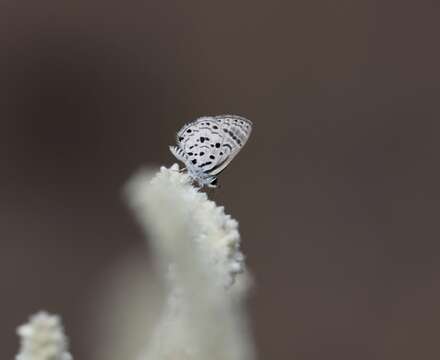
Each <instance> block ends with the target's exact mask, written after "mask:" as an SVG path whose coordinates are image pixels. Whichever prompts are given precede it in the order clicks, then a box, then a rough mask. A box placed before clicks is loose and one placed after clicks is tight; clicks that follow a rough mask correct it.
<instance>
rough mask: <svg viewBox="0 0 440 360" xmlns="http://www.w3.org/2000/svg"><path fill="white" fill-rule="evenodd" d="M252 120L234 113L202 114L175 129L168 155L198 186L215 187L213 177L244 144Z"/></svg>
mask: <svg viewBox="0 0 440 360" xmlns="http://www.w3.org/2000/svg"><path fill="white" fill-rule="evenodd" d="M251 131H252V122H251V121H250V120H248V119H246V118H244V117H241V116H238V115H218V116H203V117H200V118H198V119H196V120H194V121H193V122H190V123H188V124H186V125H184V126H183V127H182V129H180V130H179V132H178V133H177V136H176V140H177V146H170V150H171V152H172V154H173V155H174V156H175V157H176V158H177V159H178V160H180V161H181V162H183V163H184V164H185V166H186V169H187V170H188V174H189V175H190V176H191V178H192V179H193V180H194V181H196V182H197V183H198V184H199V185H200V186H202V187H203V186H208V187H212V188H215V187H217V184H218V180H217V176H218V175H219V174H220V173H221V172H222V171H223V170H224V169H225V168H226V167H227V166H228V165H229V163H230V162H231V161H232V159H233V158H234V157H235V156H236V155H237V154H238V152H239V151H240V150H241V148H242V147H243V146H244V145H245V144H246V142H247V140H248V139H249V136H250V134H251Z"/></svg>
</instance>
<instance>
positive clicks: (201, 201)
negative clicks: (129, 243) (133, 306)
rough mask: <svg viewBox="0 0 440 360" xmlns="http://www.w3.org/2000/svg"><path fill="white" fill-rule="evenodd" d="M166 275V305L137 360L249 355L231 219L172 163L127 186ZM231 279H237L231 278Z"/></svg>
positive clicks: (246, 359) (244, 359) (229, 359)
mask: <svg viewBox="0 0 440 360" xmlns="http://www.w3.org/2000/svg"><path fill="white" fill-rule="evenodd" d="M127 194H128V199H129V203H130V205H131V207H132V208H133V209H134V211H135V214H136V216H137V218H138V220H139V222H140V223H141V225H142V226H143V227H144V228H145V231H146V232H147V233H148V234H149V235H150V238H151V244H152V247H153V250H154V251H155V256H156V260H157V262H158V265H159V267H160V269H162V272H163V277H164V279H165V280H166V281H167V285H168V288H169V295H168V300H167V304H166V306H165V309H164V312H163V314H162V317H161V319H160V320H159V323H158V324H157V326H156V330H155V332H154V335H153V336H152V337H151V339H149V341H148V344H147V346H146V350H145V352H144V353H143V354H142V355H141V357H140V359H142V360H162V359H163V360H165V359H167V360H172V359H176V360H177V359H179V360H185V359H191V360H202V359H203V360H205V359H210V360H250V359H253V358H254V351H253V344H252V341H251V339H250V336H249V332H248V329H247V324H246V316H245V311H244V307H243V304H242V302H243V299H244V295H245V292H246V286H242V284H240V281H235V280H236V278H237V276H238V277H240V276H239V274H240V273H241V272H243V271H244V268H245V267H244V258H243V255H242V253H241V252H240V250H239V243H240V235H239V232H238V223H237V221H235V220H233V219H232V218H231V217H230V216H229V215H226V214H225V212H224V209H223V208H222V207H218V206H216V204H215V203H214V202H212V201H210V200H208V198H207V196H206V194H204V193H201V192H199V191H198V190H197V189H196V188H194V187H193V186H192V185H191V179H190V177H189V175H187V174H183V173H180V172H179V167H178V166H177V165H176V164H175V165H173V166H172V167H171V168H169V169H168V168H161V170H160V172H159V173H158V174H156V175H155V176H154V177H151V175H150V174H149V173H148V172H144V173H139V174H138V175H136V176H135V177H134V178H133V180H132V181H131V182H130V183H129V185H128V187H127ZM237 280H239V279H237Z"/></svg>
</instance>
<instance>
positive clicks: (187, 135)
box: [172, 116, 222, 173]
mask: <svg viewBox="0 0 440 360" xmlns="http://www.w3.org/2000/svg"><path fill="white" fill-rule="evenodd" d="M220 130H221V129H220V124H219V122H218V121H217V120H216V119H215V118H214V117H212V116H205V117H201V118H198V119H197V120H195V121H193V122H192V123H189V124H186V125H185V126H183V127H182V129H181V130H180V131H179V132H178V133H177V144H178V148H180V149H181V152H182V153H183V154H184V156H185V161H184V162H185V165H187V167H189V168H192V169H195V170H197V172H203V173H205V172H207V171H209V169H211V168H212V167H214V166H215V165H216V163H217V160H216V155H215V153H216V144H219V145H218V147H219V146H220V144H221V141H222V134H221V131H220ZM172 152H173V154H174V155H175V156H176V157H177V158H178V159H179V157H178V156H177V155H179V154H177V155H176V153H177V151H175V150H174V151H173V150H172ZM182 161H183V160H182Z"/></svg>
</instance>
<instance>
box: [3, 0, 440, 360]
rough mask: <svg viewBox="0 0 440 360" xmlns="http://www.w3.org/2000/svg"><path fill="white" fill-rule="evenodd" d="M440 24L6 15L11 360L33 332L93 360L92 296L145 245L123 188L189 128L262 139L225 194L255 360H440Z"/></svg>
mask: <svg viewBox="0 0 440 360" xmlns="http://www.w3.org/2000/svg"><path fill="white" fill-rule="evenodd" d="M436 7H437V6H436V5H434V2H429V1H419V2H417V3H415V2H413V3H410V2H407V3H405V2H400V1H396V0H385V1H368V0H361V1H357V2H352V1H342V0H338V1H336V2H327V1H322V0H321V1H317V2H316V1H315V2H310V1H305V0H300V1H295V2H283V1H279V2H278V1H274V2H270V3H269V2H267V3H263V2H262V3H257V2H254V1H237V2H234V3H230V4H227V3H224V2H216V3H214V2H197V1H186V2H179V1H168V2H161V1H129V2H122V1H105V2H104V1H101V0H93V1H79V2H67V3H61V2H58V1H50V0H46V1H39V2H31V1H24V0H23V1H16V0H4V1H3V2H2V4H1V5H0V30H1V31H0V49H1V54H2V56H1V58H0V96H1V104H2V105H1V106H0V119H1V120H0V150H1V151H0V160H1V163H2V164H3V166H2V173H1V178H0V198H1V199H2V201H1V202H0V212H1V213H0V214H1V216H0V222H1V227H0V236H1V253H0V281H1V284H2V290H1V294H2V296H1V303H2V306H1V313H0V316H1V318H2V326H1V327H0V337H1V339H2V346H1V348H0V357H2V358H11V356H12V354H14V352H15V351H16V349H17V348H18V342H17V339H16V337H15V334H14V329H15V327H16V326H17V325H18V324H21V323H23V322H24V321H25V320H26V318H27V316H28V315H29V314H30V313H33V312H34V311H36V310H38V309H40V308H45V309H48V310H50V311H52V312H57V313H60V314H62V315H63V318H64V320H65V324H66V328H67V332H68V334H69V336H70V338H71V342H72V352H73V354H74V356H75V358H77V359H83V360H87V359H91V358H92V356H91V354H92V350H91V348H92V347H93V339H90V338H86V336H85V335H84V334H85V332H84V330H85V329H87V328H88V327H89V326H90V324H89V323H88V318H87V315H86V310H85V309H86V308H87V306H88V305H87V304H88V303H89V302H90V301H91V299H90V298H89V297H90V296H93V288H94V286H95V282H96V279H97V278H99V276H100V275H101V274H102V273H103V271H104V270H106V269H108V268H109V267H111V266H112V264H113V263H114V262H115V261H117V259H119V258H120V257H121V256H123V254H125V253H127V252H129V251H132V249H133V248H140V249H141V248H142V246H143V236H142V234H141V233H140V231H139V229H138V227H137V226H136V224H135V223H134V221H133V220H132V218H131V216H130V214H129V213H128V211H127V209H126V207H125V205H124V204H123V201H122V197H121V186H122V185H123V184H124V182H125V181H126V179H127V178H128V177H129V176H130V175H131V174H132V173H133V172H134V171H135V170H136V169H137V168H138V167H139V166H141V165H143V164H153V165H154V164H156V165H160V164H171V163H172V162H173V161H174V160H173V159H172V156H171V155H170V154H169V153H168V145H170V144H172V143H173V141H174V133H175V132H176V131H177V130H178V128H179V127H180V126H181V125H182V124H183V123H185V122H187V121H190V120H192V119H194V118H196V117H197V116H200V115H206V114H221V113H237V114H240V115H244V116H246V117H248V118H250V119H252V120H253V121H254V124H255V128H254V133H253V135H252V138H251V140H250V141H249V143H248V145H247V146H246V149H245V150H244V151H243V152H242V153H241V154H240V156H239V157H238V158H237V159H235V160H234V163H233V165H231V167H230V168H228V170H227V171H226V172H225V174H224V176H222V177H221V179H220V181H221V182H222V189H221V191H220V192H219V195H218V197H219V202H220V203H222V204H225V205H226V208H227V210H228V212H229V213H231V214H232V215H233V216H234V217H236V218H237V219H239V220H240V226H241V232H242V237H243V248H244V252H245V253H246V254H247V258H248V264H249V267H250V268H251V270H252V271H253V272H254V274H255V278H256V285H257V288H256V292H255V294H254V296H253V298H252V300H251V315H252V321H253V325H254V332H255V336H256V341H257V346H258V348H259V353H260V358H261V359H322V358H323V357H324V356H325V357H326V358H330V359H353V358H356V359H359V360H360V359H372V358H374V359H387V360H390V359H399V360H402V359H413V358H414V357H416V358H428V359H434V358H438V357H439V356H440V350H439V349H438V346H437V341H438V340H437V333H438V328H439V326H440V311H439V306H438V304H439V302H440V262H439V261H438V260H439V253H440V245H439V241H438V239H439V230H438V213H439V203H438V200H439V190H438V184H439V180H440V179H439V169H438V165H437V163H438V156H439V150H440V149H439V147H440V146H439V141H438V134H439V130H440V126H439V122H438V119H439V115H440V111H439V109H438V104H439V95H440V94H439V84H440V82H439V81H440V72H439V70H438V64H439V60H440V53H439V48H438V31H439V26H438V7H437V9H436Z"/></svg>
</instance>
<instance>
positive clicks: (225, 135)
mask: <svg viewBox="0 0 440 360" xmlns="http://www.w3.org/2000/svg"><path fill="white" fill-rule="evenodd" d="M214 118H215V119H216V120H217V122H218V123H219V124H220V128H221V133H222V141H221V143H220V146H218V144H216V147H217V151H216V155H217V156H216V158H217V164H216V165H215V166H214V167H212V168H211V169H209V171H208V172H207V173H208V174H209V175H218V174H220V173H221V172H222V171H223V170H224V169H225V168H226V167H227V166H228V165H229V163H230V162H231V161H232V159H233V158H234V157H235V156H236V155H237V154H238V153H239V152H240V150H241V149H242V148H243V146H244V145H245V144H246V142H247V140H248V139H249V136H250V134H251V132H252V122H251V121H250V120H248V119H246V118H244V117H242V116H238V115H218V116H215V117H214Z"/></svg>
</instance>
